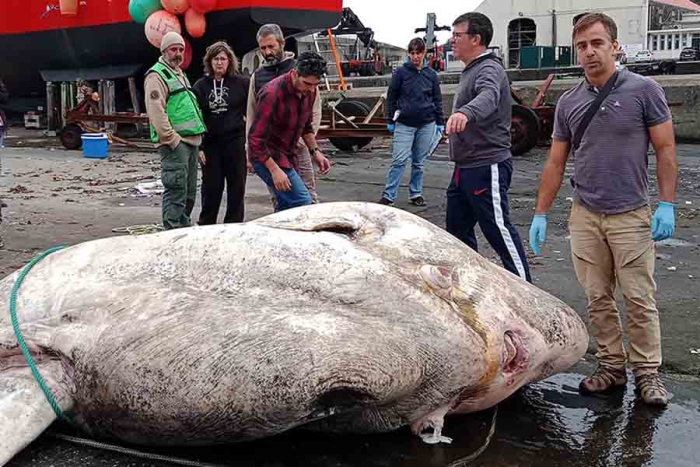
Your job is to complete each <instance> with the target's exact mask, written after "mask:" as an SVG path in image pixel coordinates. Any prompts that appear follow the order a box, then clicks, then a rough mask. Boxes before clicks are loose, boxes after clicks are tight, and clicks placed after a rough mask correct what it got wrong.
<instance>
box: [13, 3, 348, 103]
mask: <svg viewBox="0 0 700 467" xmlns="http://www.w3.org/2000/svg"><path fill="white" fill-rule="evenodd" d="M321 3H323V2H321ZM326 3H338V4H339V5H338V11H334V10H318V9H315V10H301V9H297V8H277V7H275V8H256V7H253V8H250V7H249V8H236V9H228V10H217V11H214V12H211V13H208V14H207V32H206V33H205V35H204V36H203V37H201V38H198V39H192V38H190V37H188V36H187V35H186V34H184V35H185V37H187V38H188V40H189V41H190V43H191V44H192V48H193V51H194V54H193V59H192V64H191V65H190V67H189V68H188V70H187V74H188V75H189V76H190V78H191V79H196V78H197V77H198V76H201V72H202V65H201V63H202V57H203V55H204V50H205V48H206V47H207V46H208V45H209V44H211V43H212V42H215V41H217V40H226V41H228V42H229V44H230V45H231V46H232V47H233V48H234V50H235V51H236V54H237V55H238V57H239V59H240V58H241V57H242V56H243V54H244V53H246V52H247V51H250V50H252V49H254V48H255V47H256V46H257V44H256V39H255V34H256V32H257V30H258V28H259V27H260V26H261V25H262V24H265V23H272V22H274V23H277V24H280V26H281V27H282V29H283V31H284V33H285V35H287V36H290V35H294V34H300V33H304V32H306V31H313V30H320V29H324V28H328V27H333V26H335V25H336V24H337V23H338V22H339V21H340V10H341V9H342V8H341V5H340V3H341V2H326ZM0 50H2V51H3V52H2V55H3V59H2V60H0V76H2V77H3V78H4V80H5V83H6V84H7V86H8V88H9V89H10V91H11V93H12V94H13V95H14V96H17V97H20V96H23V97H32V96H33V97H37V96H43V95H45V92H46V86H45V81H44V80H45V79H48V78H50V77H51V76H53V77H55V76H59V77H60V76H66V77H69V76H70V75H71V73H73V74H76V72H77V74H78V75H83V76H79V77H81V78H84V79H90V78H91V77H93V76H94V75H95V72H96V70H99V71H100V73H106V74H107V75H109V70H110V69H113V70H115V73H116V74H118V72H119V70H120V69H123V67H125V66H126V67H136V68H138V69H139V72H140V73H143V71H145V70H146V69H147V68H148V67H149V66H150V65H151V64H153V63H154V62H155V61H156V60H157V59H158V56H159V54H160V52H159V51H158V49H156V48H155V47H153V46H152V45H151V44H150V43H149V42H148V41H147V39H146V36H145V34H144V26H143V25H142V24H138V23H136V22H133V21H118V22H112V23H106V24H96V25H87V26H71V27H62V28H60V29H43V30H33V31H29V32H24V33H12V34H0ZM79 70H80V71H79ZM57 71H64V73H56V72H57ZM42 73H43V77H42Z"/></svg>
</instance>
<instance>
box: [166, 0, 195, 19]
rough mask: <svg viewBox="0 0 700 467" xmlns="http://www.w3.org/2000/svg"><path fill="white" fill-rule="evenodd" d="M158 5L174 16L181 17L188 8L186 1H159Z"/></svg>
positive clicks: (188, 4) (188, 3)
mask: <svg viewBox="0 0 700 467" xmlns="http://www.w3.org/2000/svg"><path fill="white" fill-rule="evenodd" d="M160 4H161V5H163V8H165V9H166V10H167V11H169V12H170V13H172V14H174V15H181V14H183V13H184V12H186V11H187V9H188V8H189V7H190V2H189V1H188V0H160Z"/></svg>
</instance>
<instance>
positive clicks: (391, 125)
mask: <svg viewBox="0 0 700 467" xmlns="http://www.w3.org/2000/svg"><path fill="white" fill-rule="evenodd" d="M386 128H387V130H389V133H393V132H394V130H395V129H396V124H395V123H388V124H387V125H386Z"/></svg>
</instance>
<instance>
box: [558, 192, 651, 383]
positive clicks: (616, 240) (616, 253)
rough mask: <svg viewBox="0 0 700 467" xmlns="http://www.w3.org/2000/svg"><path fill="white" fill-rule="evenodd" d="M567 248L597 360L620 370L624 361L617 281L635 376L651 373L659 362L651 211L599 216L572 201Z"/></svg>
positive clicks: (630, 360)
mask: <svg viewBox="0 0 700 467" xmlns="http://www.w3.org/2000/svg"><path fill="white" fill-rule="evenodd" d="M569 231H570V233H571V251H572V259H573V263H574V269H575V271H576V276H577V278H578V281H579V283H580V284H581V286H582V287H583V288H584V289H585V292H586V298H587V300H588V306H587V310H588V314H589V317H590V320H591V324H592V326H593V331H594V337H595V340H596V343H597V345H598V351H597V353H596V357H597V358H598V362H599V363H600V364H601V365H602V366H604V367H608V368H612V369H623V368H624V367H625V363H626V361H627V360H628V358H627V353H626V352H625V348H624V347H623V343H622V324H621V321H620V313H619V311H618V309H617V306H616V303H615V289H616V286H617V285H618V284H619V287H620V289H621V291H622V295H623V297H624V300H625V304H626V310H625V311H626V313H627V320H628V324H629V325H628V337H629V362H630V363H631V365H632V367H633V370H634V372H635V374H637V375H640V374H644V373H655V372H657V369H658V367H659V366H660V365H661V329H660V323H659V312H658V309H657V308H656V300H655V292H656V283H655V281H654V263H655V259H656V253H655V248H654V243H653V241H652V239H651V209H650V207H649V206H648V205H647V206H643V207H641V208H638V209H635V210H632V211H629V212H625V213H621V214H600V213H595V212H592V211H590V210H588V209H586V208H585V207H584V206H582V205H581V204H579V203H577V202H574V204H573V207H572V210H571V214H570V217H569Z"/></svg>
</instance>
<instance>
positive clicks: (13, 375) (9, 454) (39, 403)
mask: <svg viewBox="0 0 700 467" xmlns="http://www.w3.org/2000/svg"><path fill="white" fill-rule="evenodd" d="M37 367H38V370H39V372H40V373H41V375H42V376H43V377H44V379H45V380H46V383H47V384H48V385H49V386H50V387H51V388H52V390H53V393H54V396H55V398H56V400H57V401H58V404H59V406H60V408H61V410H62V411H64V412H66V411H68V410H70V409H71V408H72V406H73V400H72V398H71V396H70V395H69V393H68V391H67V390H66V389H65V388H62V387H61V385H60V383H59V382H60V381H62V380H63V368H62V366H61V362H58V361H49V362H45V363H40V364H39V365H37ZM55 420H56V413H55V412H54V410H53V408H52V407H51V405H50V404H49V402H48V401H47V400H46V396H45V395H44V393H43V392H42V390H41V387H40V386H39V384H38V383H37V381H36V380H35V379H34V376H33V375H32V372H31V370H30V369H29V368H28V367H22V368H9V369H5V370H4V371H2V372H0V465H5V464H7V463H8V462H9V461H10V459H12V458H13V457H14V456H15V455H17V454H18V453H19V452H20V451H22V450H23V449H24V448H25V447H27V446H28V445H29V444H30V443H31V442H32V441H34V440H35V439H36V438H38V437H39V436H40V435H41V434H42V433H43V432H44V430H46V429H47V428H48V427H49V425H51V424H52V423H53V422H54V421H55Z"/></svg>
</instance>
